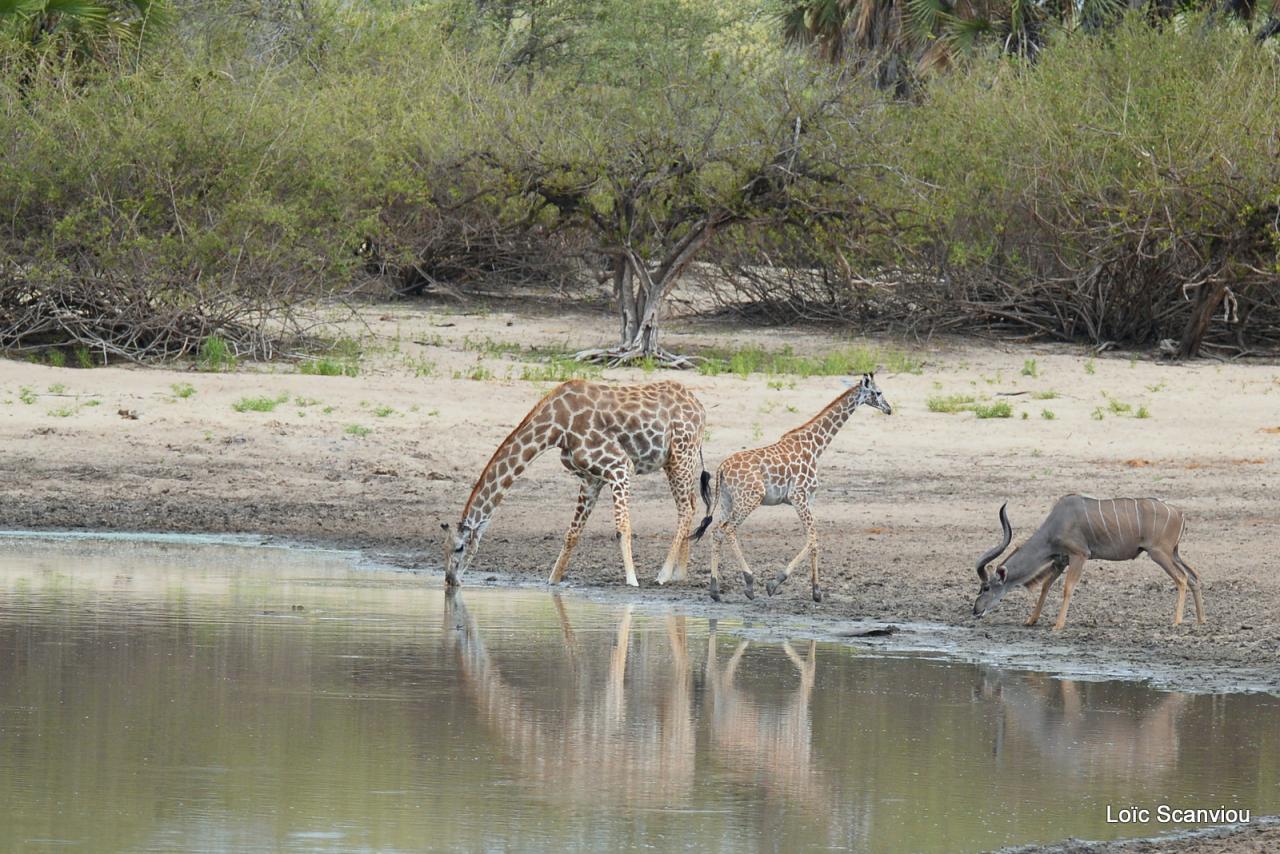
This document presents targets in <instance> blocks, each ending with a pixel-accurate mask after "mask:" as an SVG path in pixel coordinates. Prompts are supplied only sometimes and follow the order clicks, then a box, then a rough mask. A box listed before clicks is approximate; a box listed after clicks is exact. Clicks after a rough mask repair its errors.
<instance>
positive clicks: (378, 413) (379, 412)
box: [373, 406, 396, 418]
mask: <svg viewBox="0 0 1280 854" xmlns="http://www.w3.org/2000/svg"><path fill="white" fill-rule="evenodd" d="M373 414H374V416H375V417H377V418H386V417H387V416H388V415H395V414H396V411H395V410H394V409H393V408H391V407H390V406H379V407H376V408H374V410H373Z"/></svg>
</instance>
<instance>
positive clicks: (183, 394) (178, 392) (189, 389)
mask: <svg viewBox="0 0 1280 854" xmlns="http://www.w3.org/2000/svg"><path fill="white" fill-rule="evenodd" d="M169 388H170V390H172V391H173V396H174V397H177V398H181V399H182V400H186V399H187V398H188V397H191V396H192V395H193V394H195V393H196V387H195V386H193V385H192V384H191V383H174V384H173V385H171V386H169Z"/></svg>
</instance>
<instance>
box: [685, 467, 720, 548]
mask: <svg viewBox="0 0 1280 854" xmlns="http://www.w3.org/2000/svg"><path fill="white" fill-rule="evenodd" d="M699 488H700V489H701V491H702V503H703V504H705V505H707V515H706V516H704V517H703V518H702V524H700V525H699V526H698V527H697V529H696V530H694V532H693V533H692V534H690V535H689V536H690V538H691V539H694V540H700V539H702V535H703V534H705V533H706V532H707V528H710V527H711V517H712V516H714V515H715V513H714V511H713V510H712V509H711V475H710V474H708V473H707V470H706V468H703V469H702V479H701V480H700V482H699ZM716 492H717V493H719V492H720V484H719V483H717V484H716Z"/></svg>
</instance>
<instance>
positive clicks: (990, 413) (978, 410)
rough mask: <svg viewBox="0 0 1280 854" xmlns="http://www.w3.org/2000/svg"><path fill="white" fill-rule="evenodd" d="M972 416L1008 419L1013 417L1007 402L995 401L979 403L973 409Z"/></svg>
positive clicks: (1011, 409)
mask: <svg viewBox="0 0 1280 854" xmlns="http://www.w3.org/2000/svg"><path fill="white" fill-rule="evenodd" d="M973 414H974V415H976V416H978V417H979V418H1010V417H1012V416H1013V407H1012V406H1010V405H1009V401H1007V400H997V401H996V402H995V403H979V404H977V405H976V406H974V407H973Z"/></svg>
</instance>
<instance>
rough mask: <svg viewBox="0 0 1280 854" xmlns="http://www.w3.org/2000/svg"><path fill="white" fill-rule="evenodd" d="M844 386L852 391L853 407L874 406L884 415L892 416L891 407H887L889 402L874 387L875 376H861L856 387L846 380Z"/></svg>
mask: <svg viewBox="0 0 1280 854" xmlns="http://www.w3.org/2000/svg"><path fill="white" fill-rule="evenodd" d="M845 384H846V385H848V386H849V387H850V388H852V389H854V397H853V405H854V406H863V405H866V406H874V407H875V408H876V409H879V410H880V411H881V412H883V413H884V414H885V415H892V414H893V407H892V406H890V405H889V401H887V400H885V399H884V394H883V393H882V392H881V391H880V388H879V387H878V386H877V385H876V375H875V374H874V373H871V374H863V375H862V382H860V383H857V384H856V385H855V384H854V383H852V382H850V381H848V380H846V381H845Z"/></svg>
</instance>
